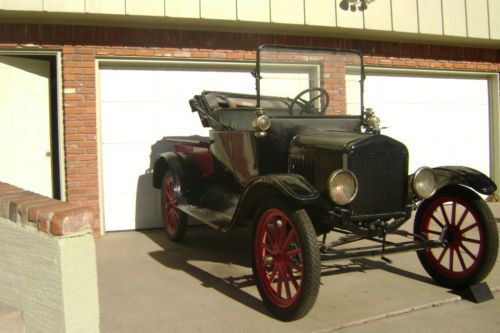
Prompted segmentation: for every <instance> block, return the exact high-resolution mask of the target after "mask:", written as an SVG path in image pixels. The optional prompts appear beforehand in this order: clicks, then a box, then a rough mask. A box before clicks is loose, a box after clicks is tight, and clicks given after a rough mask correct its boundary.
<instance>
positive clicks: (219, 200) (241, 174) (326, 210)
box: [153, 45, 498, 320]
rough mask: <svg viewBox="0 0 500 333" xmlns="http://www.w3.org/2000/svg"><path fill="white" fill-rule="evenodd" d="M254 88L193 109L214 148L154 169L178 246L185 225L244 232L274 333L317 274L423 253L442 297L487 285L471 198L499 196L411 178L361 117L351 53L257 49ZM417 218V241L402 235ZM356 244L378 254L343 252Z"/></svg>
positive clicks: (473, 184)
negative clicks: (346, 264)
mask: <svg viewBox="0 0 500 333" xmlns="http://www.w3.org/2000/svg"><path fill="white" fill-rule="evenodd" d="M253 75H254V77H255V80H256V95H249V94H237V93H228V92H217V91H204V92H203V93H201V94H200V95H197V96H194V98H193V99H192V100H190V106H191V109H192V111H193V112H197V113H198V115H199V117H200V120H201V122H202V124H203V126H205V127H210V128H211V130H210V137H207V138H203V137H201V138H196V139H189V138H179V137H177V138H170V139H169V140H170V142H171V143H172V144H174V145H175V151H172V152H165V153H163V154H161V155H159V156H158V157H157V159H156V162H155V166H154V175H153V178H154V180H153V182H154V184H153V185H154V187H156V188H158V189H161V191H162V202H161V205H162V213H163V222H164V226H165V230H166V233H167V236H168V237H169V238H170V239H171V240H172V241H181V240H182V239H183V237H184V235H185V233H186V229H187V217H188V216H190V217H192V218H194V219H196V220H198V221H201V222H203V223H205V224H207V225H209V226H211V227H213V228H215V229H218V230H220V231H224V232H226V231H229V230H231V229H232V228H234V227H235V226H238V225H247V226H248V225H251V226H252V228H251V230H252V244H251V247H252V268H253V275H254V280H255V282H256V284H257V287H258V290H259V293H260V295H261V297H262V300H263V302H264V303H265V305H266V307H267V308H268V310H269V311H270V312H271V313H272V314H274V315H275V316H276V317H278V318H279V319H281V320H294V319H297V318H300V317H302V316H304V315H306V314H307V313H308V312H309V310H310V309H311V308H312V306H313V304H314V302H315V300H316V297H317V294H318V290H319V285H320V275H321V267H322V262H324V261H329V260H337V259H351V258H357V257H365V256H375V255H380V256H381V257H382V258H383V259H384V260H387V261H390V260H389V259H387V258H386V257H385V255H387V254H391V253H398V252H403V251H417V254H418V258H419V259H420V261H421V263H422V265H423V267H424V268H425V269H426V271H427V272H428V273H429V274H430V276H432V278H434V280H435V281H437V282H438V283H439V284H441V285H443V286H445V287H447V288H461V287H465V286H468V285H471V284H475V283H478V282H480V281H481V280H483V279H484V278H485V277H486V276H487V275H488V273H489V272H490V271H491V269H492V267H493V265H494V263H495V260H496V256H497V251H498V232H497V227H496V223H495V220H494V218H493V215H492V213H491V211H490V209H489V208H488V206H487V205H486V203H485V202H484V200H483V199H482V197H481V196H480V195H479V194H482V195H490V194H493V193H494V192H495V191H496V185H495V184H494V183H493V182H492V181H491V180H490V179H489V178H488V177H487V176H485V175H483V174H481V173H480V172H478V171H476V170H473V169H470V168H467V167H462V166H444V167H436V168H429V167H421V168H419V169H418V170H416V171H415V172H414V173H413V174H409V172H408V169H409V167H408V160H409V154H408V151H407V148H406V147H405V145H404V144H403V143H401V142H398V141H396V140H394V139H392V138H390V137H387V136H384V135H382V134H380V126H379V125H380V121H379V119H378V118H377V117H376V116H375V114H374V112H373V111H372V110H370V109H365V108H364V106H363V80H364V77H365V74H364V67H363V57H362V56H361V54H360V53H359V52H356V51H348V50H338V49H312V48H300V47H289V46H277V45H267V46H261V47H260V48H259V49H258V51H257V64H256V69H255V72H253ZM478 193H479V194H478ZM415 211H416V214H415V215H414V225H413V232H410V231H408V230H405V229H402V228H401V227H402V226H403V224H404V223H405V222H406V221H409V220H412V218H411V217H412V212H415ZM410 230H411V229H410ZM330 232H333V238H331V236H330V237H329V239H333V241H328V242H327V241H326V235H327V234H328V233H330ZM228 237H231V236H230V235H228ZM391 237H392V238H394V237H396V240H389V238H391ZM359 240H369V241H373V242H375V243H376V244H377V247H374V246H361V247H359V246H358V247H356V248H349V247H346V246H345V245H346V244H348V243H351V242H354V241H359Z"/></svg>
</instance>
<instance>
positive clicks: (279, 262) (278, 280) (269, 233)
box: [255, 209, 304, 307]
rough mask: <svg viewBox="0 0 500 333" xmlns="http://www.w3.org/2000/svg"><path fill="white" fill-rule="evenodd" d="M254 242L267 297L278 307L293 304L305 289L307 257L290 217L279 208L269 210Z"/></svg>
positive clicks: (258, 227)
mask: <svg viewBox="0 0 500 333" xmlns="http://www.w3.org/2000/svg"><path fill="white" fill-rule="evenodd" d="M255 241H256V243H255V251H256V253H255V259H256V261H257V263H256V264H257V274H258V275H259V280H260V281H262V282H263V285H262V287H263V288H264V290H265V292H266V295H267V296H268V297H269V298H270V299H271V300H272V302H273V303H274V304H276V305H277V306H281V307H287V306H290V305H293V303H294V302H295V301H296V299H297V297H298V296H299V294H300V291H301V289H302V280H303V273H304V265H303V260H304V258H303V255H302V248H301V244H300V240H299V238H298V236H297V231H296V229H295V227H294V226H293V224H292V223H291V221H290V219H289V217H288V216H287V215H286V214H284V213H283V212H282V211H281V210H279V209H269V210H267V211H266V212H265V213H264V214H263V215H262V217H261V222H260V223H259V225H258V226H257V234H256V239H255Z"/></svg>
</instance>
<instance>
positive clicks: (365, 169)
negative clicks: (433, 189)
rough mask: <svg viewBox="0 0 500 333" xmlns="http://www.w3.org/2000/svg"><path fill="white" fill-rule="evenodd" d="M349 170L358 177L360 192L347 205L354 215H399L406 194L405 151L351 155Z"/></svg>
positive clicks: (356, 152)
mask: <svg viewBox="0 0 500 333" xmlns="http://www.w3.org/2000/svg"><path fill="white" fill-rule="evenodd" d="M348 168H349V170H351V171H352V172H353V173H354V174H355V175H356V177H357V179H358V183H359V191H358V195H357V197H356V199H355V200H354V201H353V202H352V203H351V204H350V208H351V209H352V211H353V213H354V215H370V214H384V213H393V212H400V211H403V210H404V206H405V204H406V197H407V191H408V155H407V153H406V150H402V149H391V150H389V151H387V150H385V151H383V152H381V151H378V152H374V151H373V150H372V151H371V152H368V151H366V150H365V151H354V152H353V153H352V154H349V157H348Z"/></svg>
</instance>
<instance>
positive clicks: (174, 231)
mask: <svg viewBox="0 0 500 333" xmlns="http://www.w3.org/2000/svg"><path fill="white" fill-rule="evenodd" d="M175 186H176V182H175V178H174V176H173V175H172V174H171V173H170V172H167V174H166V175H165V178H164V180H163V187H162V193H161V194H162V195H161V207H162V218H163V227H164V228H165V231H166V232H167V236H168V238H170V239H171V240H173V241H180V240H182V239H183V238H184V235H185V233H186V229H187V216H186V214H185V213H183V212H181V211H180V210H178V208H177V204H178V203H177V197H176V193H175Z"/></svg>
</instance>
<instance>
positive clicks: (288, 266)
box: [287, 262, 299, 290]
mask: <svg viewBox="0 0 500 333" xmlns="http://www.w3.org/2000/svg"><path fill="white" fill-rule="evenodd" d="M289 264H290V262H287V272H288V276H289V277H290V281H291V282H292V284H293V286H294V287H295V290H299V284H298V283H297V278H296V277H295V276H294V275H293V268H292V267H290V265H289Z"/></svg>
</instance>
